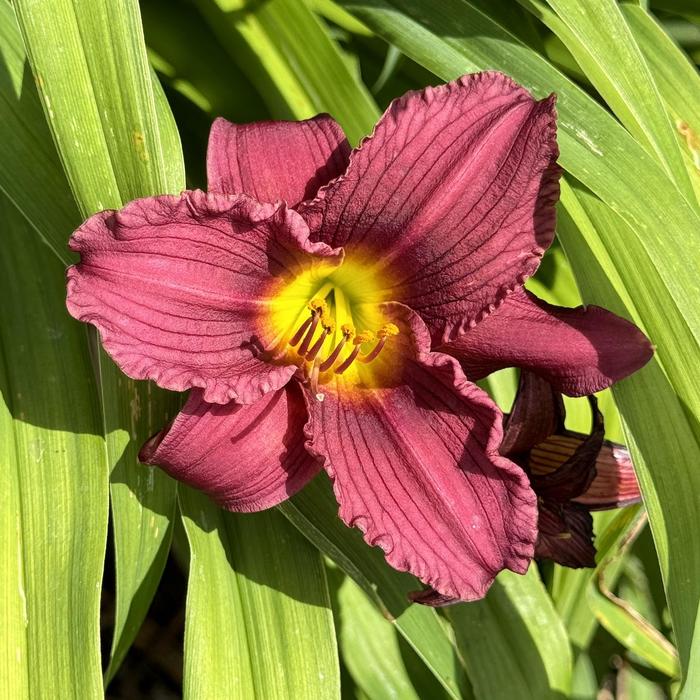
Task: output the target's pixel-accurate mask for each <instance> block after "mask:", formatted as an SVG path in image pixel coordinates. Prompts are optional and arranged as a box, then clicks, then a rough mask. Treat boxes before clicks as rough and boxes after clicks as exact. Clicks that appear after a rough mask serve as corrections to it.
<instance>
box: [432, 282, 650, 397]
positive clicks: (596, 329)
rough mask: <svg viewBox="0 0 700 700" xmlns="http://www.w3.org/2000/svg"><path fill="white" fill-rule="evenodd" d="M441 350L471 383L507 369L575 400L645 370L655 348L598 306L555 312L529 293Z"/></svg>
mask: <svg viewBox="0 0 700 700" xmlns="http://www.w3.org/2000/svg"><path fill="white" fill-rule="evenodd" d="M440 350H442V351H444V352H447V353H449V354H450V355H454V356H455V357H456V358H457V359H459V361H460V362H461V364H462V367H463V368H464V371H465V373H466V375H467V377H469V379H470V380H472V381H473V380H476V379H480V378H482V377H485V376H486V375H487V374H490V373H491V372H495V371H496V370H499V369H502V368H504V367H520V368H522V369H527V370H530V371H531V372H534V373H535V374H538V375H540V376H541V377H543V378H544V379H546V380H547V381H548V382H550V383H551V384H552V386H553V387H554V388H555V389H556V390H557V391H560V392H562V393H564V394H568V395H569V396H584V395H586V394H593V393H595V392H596V391H600V390H601V389H605V388H606V387H608V386H610V385H611V384H612V383H613V382H616V381H618V380H620V379H623V378H624V377H626V376H627V375H629V374H631V373H632V372H635V371H636V370H638V369H639V368H640V367H643V366H644V365H645V364H646V363H647V362H648V361H649V359H650V358H651V356H652V354H653V348H652V346H651V344H650V343H649V340H648V339H647V338H646V336H645V335H644V334H643V333H642V332H641V331H640V330H639V329H638V328H637V327H636V326H635V325H634V324H632V323H630V322H629V321H626V320H625V319H623V318H620V317H619V316H616V315H615V314H613V313H611V312H610V311H606V310H605V309H601V308H600V307H598V306H588V307H582V306H580V307H578V308H576V309H567V308H562V307H559V306H552V305H551V304H547V303H546V302H544V301H542V300H541V299H538V298H537V297H536V296H534V294H530V293H529V292H527V291H526V290H524V289H518V290H516V291H514V292H513V293H512V294H510V295H509V296H508V297H507V299H506V301H505V303H504V304H503V305H502V306H501V307H500V308H499V309H497V310H496V311H494V313H492V314H491V315H490V316H487V317H486V318H485V319H484V320H483V321H481V322H480V323H478V324H477V325H476V326H474V327H473V328H471V329H469V330H468V331H467V332H466V333H464V334H463V335H462V336H460V337H459V338H457V339H456V340H454V341H452V342H451V343H449V344H447V345H444V346H442V347H441V348H440Z"/></svg>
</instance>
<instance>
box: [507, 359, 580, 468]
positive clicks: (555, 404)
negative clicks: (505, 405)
mask: <svg viewBox="0 0 700 700" xmlns="http://www.w3.org/2000/svg"><path fill="white" fill-rule="evenodd" d="M565 417H566V413H565V411H564V402H563V401H562V398H561V394H560V393H559V392H558V391H556V390H555V389H554V388H553V387H552V385H551V384H550V383H549V382H548V381H546V380H544V379H541V378H540V377H538V376H537V375H536V374H533V373H532V372H527V371H522V372H521V373H520V382H519V384H518V393H517V394H516V395H515V401H513V408H512V409H511V412H510V413H509V414H508V415H506V416H505V417H504V421H503V424H504V430H503V442H502V443H501V448H500V452H501V454H502V455H506V456H508V457H510V458H511V459H513V455H518V454H522V453H525V452H529V451H530V450H531V449H532V448H533V447H534V446H535V445H537V444H538V443H540V442H542V441H544V440H546V439H547V438H548V437H549V436H550V435H551V434H552V433H554V432H556V431H557V429H563V428H564V418H565Z"/></svg>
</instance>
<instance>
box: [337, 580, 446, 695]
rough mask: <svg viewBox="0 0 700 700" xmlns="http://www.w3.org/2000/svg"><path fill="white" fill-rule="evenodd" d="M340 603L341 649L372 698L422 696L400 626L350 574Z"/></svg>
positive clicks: (358, 679)
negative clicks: (405, 653) (407, 661)
mask: <svg viewBox="0 0 700 700" xmlns="http://www.w3.org/2000/svg"><path fill="white" fill-rule="evenodd" d="M338 605H339V607H340V635H339V637H340V639H339V641H340V649H341V652H342V655H343V661H344V663H345V665H346V666H347V668H348V671H349V673H350V675H351V676H352V678H353V680H354V681H355V684H356V685H357V687H358V688H361V689H362V691H363V692H364V693H365V694H366V695H367V697H368V698H371V700H393V699H394V698H402V700H419V698H420V697H421V695H420V694H419V690H418V688H416V687H415V686H414V684H413V682H412V679H411V676H410V673H409V670H408V669H407V667H406V664H405V662H404V659H403V656H402V653H401V645H400V637H399V636H398V634H397V632H396V628H394V627H393V626H392V625H391V623H390V622H389V621H388V620H387V619H386V618H384V617H383V616H382V614H381V613H380V612H379V610H377V607H376V606H375V605H374V604H373V603H372V601H371V600H370V599H369V598H368V597H367V595H366V594H365V593H364V592H363V591H362V589H361V588H360V587H359V586H358V585H357V584H356V583H355V582H354V581H353V580H352V579H351V578H350V577H345V580H344V581H343V583H342V585H341V586H340V590H339V592H338ZM429 678H430V679H432V680H433V682H435V679H434V678H433V677H432V676H429ZM421 690H426V689H421ZM441 690H442V689H441V688H440V686H437V688H431V689H430V691H429V692H431V693H432V694H431V695H430V696H429V697H431V698H434V697H440V691H441ZM436 692H437V695H436ZM442 696H443V697H445V695H444V691H443V692H442ZM423 697H425V696H423Z"/></svg>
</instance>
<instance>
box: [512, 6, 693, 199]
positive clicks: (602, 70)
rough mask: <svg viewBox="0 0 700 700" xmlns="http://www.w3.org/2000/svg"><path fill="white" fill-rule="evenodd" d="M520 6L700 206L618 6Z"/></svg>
mask: <svg viewBox="0 0 700 700" xmlns="http://www.w3.org/2000/svg"><path fill="white" fill-rule="evenodd" d="M520 2H521V3H522V4H523V5H525V6H526V7H529V8H531V9H532V11H533V12H535V13H536V14H537V16H538V17H539V18H540V19H542V21H543V22H544V23H545V24H546V25H547V26H548V27H549V28H550V29H551V30H552V31H553V32H554V33H555V34H557V36H559V38H560V39H561V40H562V41H563V42H564V43H565V44H566V47H567V48H568V49H569V51H571V53H572V54H573V55H574V57H575V58H576V60H577V61H578V63H579V66H580V67H581V69H582V70H583V72H584V73H585V75H586V77H587V78H588V80H590V81H591V82H592V83H593V85H594V86H595V87H596V89H597V90H598V92H600V94H601V95H602V96H603V98H604V99H605V101H606V102H607V103H608V105H609V106H610V108H611V109H612V110H613V111H614V112H615V114H616V115H617V116H618V118H619V119H620V121H622V123H623V124H624V125H625V126H626V127H627V128H628V129H629V130H630V132H631V133H632V134H633V135H634V136H636V137H637V139H638V140H639V142H640V143H642V144H644V145H646V146H647V147H648V148H649V149H650V150H651V151H652V152H653V153H655V154H656V156H657V160H658V162H659V163H660V164H661V166H662V167H663V168H664V169H665V170H666V172H667V173H668V175H669V177H670V178H671V179H672V180H673V181H674V182H675V183H676V186H677V187H678V188H679V190H680V191H681V192H682V193H683V195H684V196H685V197H687V199H688V201H689V202H691V204H693V205H696V204H697V200H696V199H695V194H694V192H693V189H692V185H691V183H690V179H689V178H688V173H687V172H686V169H685V165H684V163H683V159H682V156H681V151H680V149H679V144H678V139H677V136H676V133H675V130H674V127H673V125H672V123H671V121H670V119H669V118H668V115H667V113H666V110H665V108H664V104H663V101H662V99H661V96H660V94H659V90H658V88H657V86H656V84H655V82H654V80H653V78H652V75H651V72H650V70H649V68H648V66H647V63H646V61H645V60H644V58H643V56H642V52H641V50H640V49H639V47H638V46H637V43H636V42H635V40H634V38H633V36H632V33H631V31H630V29H629V27H628V25H627V22H626V21H625V18H624V16H623V14H622V11H621V9H620V6H619V5H618V3H617V2H615V1H614V0H575V1H572V0H547V3H545V2H542V1H541V0H520ZM550 8H551V9H550Z"/></svg>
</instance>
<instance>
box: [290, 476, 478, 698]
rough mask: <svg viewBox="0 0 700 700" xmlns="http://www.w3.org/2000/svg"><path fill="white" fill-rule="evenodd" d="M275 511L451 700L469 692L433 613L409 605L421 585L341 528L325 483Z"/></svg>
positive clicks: (316, 481)
mask: <svg viewBox="0 0 700 700" xmlns="http://www.w3.org/2000/svg"><path fill="white" fill-rule="evenodd" d="M279 510H281V511H282V513H283V514H284V515H285V516H286V517H287V518H289V520H290V521H291V522H292V523H293V524H294V525H295V526H296V527H297V528H298V529H299V530H300V531H301V532H302V533H303V534H304V535H305V536H306V537H307V538H308V539H309V540H310V541H311V542H313V544H314V545H316V547H318V549H320V550H321V551H322V552H323V553H324V554H326V555H327V556H328V557H329V558H330V559H332V560H333V561H334V562H335V563H336V564H337V565H338V566H339V567H340V568H341V569H342V570H343V571H345V572H346V573H347V574H348V575H349V576H351V577H352V578H353V579H354V580H355V581H356V582H357V583H358V584H359V585H360V587H361V588H362V589H363V590H364V591H365V593H367V595H369V597H370V599H371V600H372V601H373V602H374V604H375V605H376V606H377V607H378V608H379V610H380V611H381V613H382V615H383V616H384V617H385V618H386V619H387V620H390V621H391V622H392V623H393V624H394V625H395V626H396V628H397V630H398V631H399V633H400V634H401V635H402V636H403V637H404V639H405V640H406V641H407V642H408V644H409V645H410V646H411V647H412V648H413V649H414V651H415V652H416V653H417V654H418V656H419V657H420V658H421V659H422V660H423V662H424V663H425V664H426V666H427V667H428V668H429V669H430V670H431V671H432V672H433V674H434V675H435V677H436V678H437V679H438V680H439V681H440V683H441V684H442V686H443V687H444V688H445V690H447V691H448V693H449V694H450V696H451V697H453V698H460V697H462V694H461V693H462V692H465V693H466V692H468V689H467V688H465V683H464V682H465V679H464V675H463V673H464V669H463V667H462V662H461V661H460V659H459V658H458V656H457V651H456V648H455V646H454V643H453V640H452V639H451V637H450V635H449V634H448V631H447V630H446V629H445V626H444V624H443V622H442V620H440V618H439V617H438V615H437V614H436V612H435V610H433V609H432V608H427V607H425V606H422V605H415V604H414V605H411V604H409V601H408V597H407V596H408V593H409V592H411V591H417V590H421V588H422V587H421V584H420V583H419V582H418V581H417V580H416V579H415V578H413V576H410V575H409V574H401V573H398V572H397V571H395V570H394V569H392V568H390V567H389V565H388V564H387V563H386V562H385V560H384V557H383V556H382V554H381V552H380V551H379V550H378V549H377V548H370V547H368V546H367V544H365V542H364V540H363V539H362V536H361V534H360V533H359V532H358V531H357V530H351V529H350V528H347V527H345V525H343V523H342V522H341V521H340V520H339V519H338V514H337V510H338V506H337V504H336V502H335V498H334V497H333V493H332V490H331V488H330V484H329V483H328V481H327V479H324V478H323V477H317V478H316V479H314V480H313V481H312V482H311V483H310V484H307V486H306V487H305V488H304V489H303V490H302V491H301V492H300V493H298V494H297V495H296V496H294V497H293V498H292V499H291V500H289V501H287V502H286V503H283V504H282V505H281V506H279Z"/></svg>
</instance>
